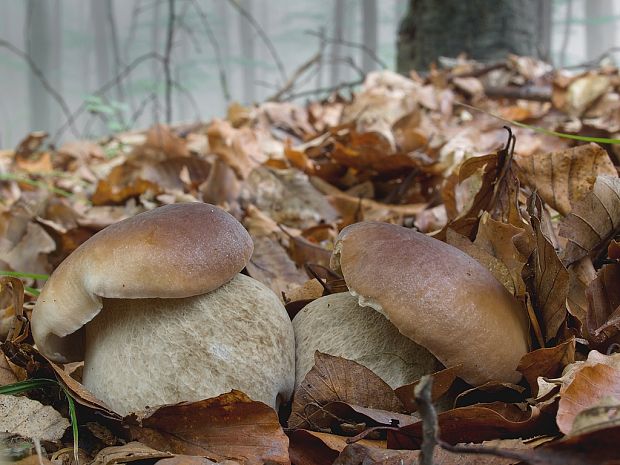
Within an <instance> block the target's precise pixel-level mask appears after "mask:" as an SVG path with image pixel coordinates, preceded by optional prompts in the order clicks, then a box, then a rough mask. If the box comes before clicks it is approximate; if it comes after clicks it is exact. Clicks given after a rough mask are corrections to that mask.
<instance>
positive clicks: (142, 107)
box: [130, 92, 157, 127]
mask: <svg viewBox="0 0 620 465" xmlns="http://www.w3.org/2000/svg"><path fill="white" fill-rule="evenodd" d="M153 100H157V94H156V93H155V92H151V93H150V94H149V95H148V96H147V97H146V98H144V99H143V100H142V102H140V104H139V105H138V108H137V109H136V111H134V112H133V114H132V115H131V120H130V125H131V127H133V126H135V125H136V123H137V122H138V118H140V116H142V113H144V110H146V106H147V105H148V104H149V103H150V102H152V101H153Z"/></svg>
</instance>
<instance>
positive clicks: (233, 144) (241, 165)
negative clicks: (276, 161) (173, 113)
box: [207, 118, 267, 179]
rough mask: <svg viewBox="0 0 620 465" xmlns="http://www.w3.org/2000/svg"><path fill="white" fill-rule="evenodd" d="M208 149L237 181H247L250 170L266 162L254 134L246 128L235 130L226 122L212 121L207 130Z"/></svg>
mask: <svg viewBox="0 0 620 465" xmlns="http://www.w3.org/2000/svg"><path fill="white" fill-rule="evenodd" d="M207 136H208V138H209V149H210V150H211V152H213V153H215V154H216V155H217V156H218V157H219V158H220V159H221V160H222V161H224V162H225V163H226V164H227V165H228V166H230V167H231V168H232V169H233V171H234V172H235V174H236V175H237V178H238V179H247V177H248V176H249V175H250V173H251V172H252V170H253V169H254V168H256V167H257V166H259V165H261V164H262V163H264V162H265V161H266V160H267V157H266V156H265V155H264V154H263V153H261V151H260V150H259V146H258V140H257V138H256V135H255V133H254V132H253V131H252V130H251V129H250V128H248V127H243V128H240V129H235V128H233V127H232V125H231V124H230V123H229V122H228V121H223V120H220V119H217V118H216V119H214V120H213V121H212V122H211V124H210V125H209V128H208V129H207Z"/></svg>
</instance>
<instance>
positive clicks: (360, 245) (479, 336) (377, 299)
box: [294, 222, 529, 385]
mask: <svg viewBox="0 0 620 465" xmlns="http://www.w3.org/2000/svg"><path fill="white" fill-rule="evenodd" d="M331 265H332V267H333V268H335V269H339V270H341V271H342V275H343V277H344V279H345V282H346V284H347V287H348V288H349V290H350V292H351V294H352V295H353V296H355V297H356V298H357V300H358V303H359V305H360V306H362V307H371V308H373V309H375V310H377V311H378V312H379V313H381V314H382V315H383V316H385V318H387V320H389V321H390V322H391V323H392V324H393V325H394V326H395V327H396V328H398V331H400V333H401V334H402V335H403V336H406V338H407V339H409V340H411V341H414V342H415V343H417V344H419V345H420V346H423V347H424V348H426V349H428V351H430V352H431V353H432V354H433V355H434V356H435V357H436V358H437V359H438V360H439V361H441V362H442V363H443V364H444V365H445V366H446V367H452V366H458V367H459V368H458V374H459V376H461V377H462V378H463V379H465V380H466V381H467V382H469V383H471V384H473V385H481V384H484V383H486V382H488V381H498V382H517V381H519V379H520V377H521V375H520V374H519V373H518V372H517V371H516V368H517V365H518V364H519V360H520V359H521V357H522V356H523V355H525V354H526V353H527V352H528V345H529V337H528V327H527V320H526V318H525V315H524V314H523V312H522V310H521V307H520V305H519V304H518V302H517V301H516V300H515V299H514V298H513V296H512V295H510V293H509V292H508V291H507V290H506V289H505V288H504V286H502V284H500V283H499V282H498V281H497V280H496V279H495V278H494V277H493V275H492V274H491V273H490V272H489V271H488V270H487V269H486V268H484V267H483V266H482V265H480V264H479V263H478V262H477V261H475V260H474V259H473V258H471V257H470V256H468V255H466V254H465V253H463V252H461V251H460V250H458V249H456V248H454V247H452V246H450V245H448V244H445V243H443V242H441V241H438V240H436V239H432V238H430V237H428V236H426V235H424V234H421V233H418V232H416V231H413V230H411V229H408V228H404V227H402V226H397V225H392V224H387V223H377V222H362V223H356V224H353V225H350V226H347V227H346V228H344V229H343V230H342V231H341V233H340V235H339V236H338V239H337V242H336V245H335V248H334V253H333V255H332V263H331ZM319 300H320V299H319ZM319 305H320V303H317V304H315V308H313V307H310V308H309V309H308V313H310V312H313V310H316V307H318V306H319ZM340 305H343V303H342V302H341V303H340ZM347 305H348V304H347ZM367 313H368V312H365V313H364V312H361V311H359V310H358V311H355V310H354V309H353V310H351V309H350V310H346V309H345V310H342V309H340V310H338V311H335V312H331V313H330V312H322V313H321V312H320V311H319V312H316V313H315V316H314V317H310V315H304V316H303V317H302V318H303V319H307V320H310V319H311V318H314V320H315V321H313V322H312V326H313V327H314V328H323V329H322V333H323V334H325V333H326V332H328V331H329V328H330V326H332V325H334V322H336V323H337V325H339V323H338V321H340V320H341V319H342V315H344V314H348V315H349V316H350V318H354V317H355V318H359V319H361V320H364V321H363V322H359V321H358V322H355V323H351V322H348V323H347V325H349V326H350V325H355V327H357V328H358V329H357V330H356V331H357V332H358V333H359V336H358V337H361V338H363V341H364V342H367V343H368V347H367V350H366V351H365V353H369V352H371V351H372V350H373V349H371V345H373V346H374V347H375V348H377V347H378V348H379V350H382V349H381V345H377V344H378V343H379V344H383V347H385V344H386V342H385V341H383V342H382V341H381V339H382V338H384V337H386V336H378V337H376V335H375V336H372V337H371V336H369V335H371V334H374V333H375V332H383V333H384V334H386V333H385V324H384V323H381V324H380V325H379V326H380V327H379V328H378V329H374V328H373V326H376V325H377V322H376V321H375V320H376V318H374V319H373V318H368V316H367ZM294 324H295V329H296V333H297V334H296V337H297V338H298V339H299V340H303V346H304V351H305V353H301V352H300V347H301V345H299V344H298V348H297V355H296V357H297V360H298V362H297V363H298V364H299V367H298V369H297V371H298V376H299V375H300V373H301V371H303V370H305V366H306V365H307V360H308V358H309V357H311V355H308V352H309V353H310V354H312V353H313V352H314V350H315V349H316V350H321V351H323V352H328V353H331V354H333V355H342V356H345V357H347V355H346V353H345V349H344V348H343V346H344V343H343V340H344V339H347V340H348V339H352V338H351V337H348V336H346V335H344V336H343V337H342V338H340V339H338V338H337V337H333V338H332V339H331V340H330V341H326V340H325V338H324V337H322V336H321V334H319V333H317V331H314V333H315V334H314V335H312V334H311V333H312V332H311V331H300V329H299V328H300V327H301V321H299V322H294ZM364 325H365V326H364ZM364 328H365V329H364ZM356 344H357V343H356ZM358 345H359V344H358ZM400 348H401V350H403V351H404V352H407V351H410V349H404V348H403V347H402V346H400ZM346 350H347V351H349V353H350V354H352V355H351V356H350V357H348V358H353V359H355V358H356V357H359V347H357V346H355V347H354V348H353V350H350V349H349V348H347V349H346ZM374 350H376V349H374ZM334 352H338V353H334ZM384 360H386V363H390V362H389V357H387V358H385V359H384ZM358 361H360V363H362V364H364V362H363V360H358ZM374 363H375V364H376V362H374ZM424 363H428V362H426V361H422V362H421V364H422V365H423V364H424ZM367 366H368V365H367ZM381 369H382V370H383V371H384V372H385V371H389V370H387V369H386V368H385V367H384V368H381ZM410 369H411V370H414V369H415V368H414V367H411V368H410ZM297 381H298V382H299V381H300V380H299V379H298V380H297ZM386 381H388V380H386ZM388 383H390V381H388Z"/></svg>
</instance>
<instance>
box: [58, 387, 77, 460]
mask: <svg viewBox="0 0 620 465" xmlns="http://www.w3.org/2000/svg"><path fill="white" fill-rule="evenodd" d="M62 390H63V391H64V392H65V396H67V402H68V403H69V416H70V417H71V431H72V433H73V459H74V460H75V463H76V465H80V457H79V442H78V439H79V429H78V422H77V413H76V411H75V401H74V400H73V397H71V394H69V391H68V390H67V388H65V387H64V386H62Z"/></svg>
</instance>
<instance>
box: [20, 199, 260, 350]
mask: <svg viewBox="0 0 620 465" xmlns="http://www.w3.org/2000/svg"><path fill="white" fill-rule="evenodd" d="M252 250H253V244H252V239H251V238H250V235H249V234H248V233H247V231H246V230H245V229H244V228H243V226H242V225H241V224H240V223H239V222H238V221H237V220H236V219H235V218H234V217H233V216H232V215H230V214H228V213H226V212H225V211H224V210H222V209H220V208H218V207H215V206H213V205H209V204H205V203H184V204H175V205H167V206H164V207H160V208H156V209H154V210H151V211H149V212H145V213H140V214H138V215H136V216H134V217H132V218H128V219H126V220H123V221H120V222H118V223H115V224H113V225H111V226H108V227H107V228H105V229H103V230H102V231H99V232H98V233H97V234H95V235H94V236H92V237H91V238H90V239H88V240H87V241H86V242H84V243H83V244H82V245H80V247H78V248H77V249H76V250H75V251H74V252H73V253H72V254H71V255H69V257H67V258H66V259H65V260H64V261H63V262H62V263H61V264H60V266H59V267H58V268H57V269H56V270H55V271H54V273H53V274H52V276H51V277H50V278H49V280H48V281H47V283H46V284H45V286H44V287H43V290H42V291H41V294H40V295H39V298H38V299H37V302H36V304H35V306H34V310H33V312H32V335H33V337H34V340H35V342H36V344H37V347H38V348H39V350H40V351H41V353H43V354H44V355H45V356H47V357H49V358H50V359H52V360H54V361H58V362H69V361H76V360H82V358H83V354H84V342H83V331H81V328H82V327H83V326H84V325H85V324H86V323H88V322H89V321H91V320H92V319H93V318H94V317H95V316H96V315H97V314H98V313H99V311H100V310H101V308H102V297H105V298H117V299H138V298H155V297H160V298H180V297H189V296H194V295H198V294H204V293H206V292H209V291H211V290H213V289H216V288H218V287H219V286H221V285H222V284H224V283H226V282H227V281H229V280H230V279H232V278H233V276H235V275H236V274H237V273H238V272H239V271H241V270H242V269H243V267H244V266H245V265H246V263H247V262H248V260H249V259H250V257H251V255H252Z"/></svg>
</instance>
